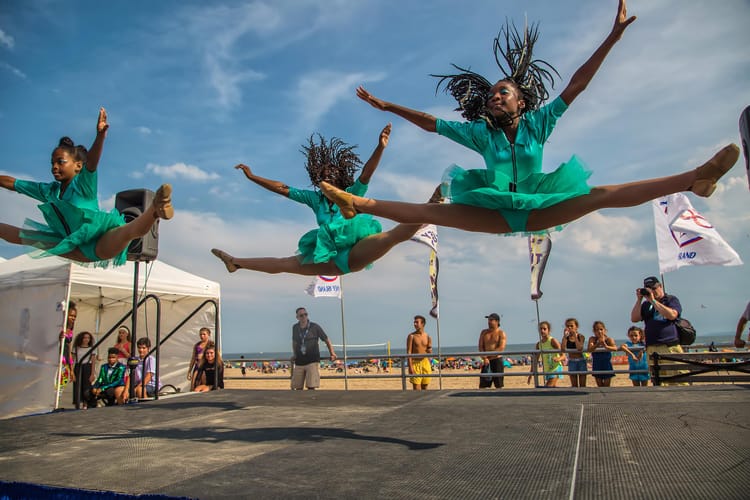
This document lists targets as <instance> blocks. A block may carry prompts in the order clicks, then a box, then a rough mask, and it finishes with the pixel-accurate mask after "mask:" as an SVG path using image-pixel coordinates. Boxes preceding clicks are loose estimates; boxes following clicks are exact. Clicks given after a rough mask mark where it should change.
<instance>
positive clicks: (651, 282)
mask: <svg viewBox="0 0 750 500" xmlns="http://www.w3.org/2000/svg"><path fill="white" fill-rule="evenodd" d="M658 284H659V278H657V277H656V276H649V277H648V278H646V279H644V280H643V286H645V287H647V288H653V287H655V286H656V285H658Z"/></svg>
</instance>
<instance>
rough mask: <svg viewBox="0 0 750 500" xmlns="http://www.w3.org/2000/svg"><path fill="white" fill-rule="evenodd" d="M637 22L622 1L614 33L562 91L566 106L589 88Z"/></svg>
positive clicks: (621, 0)
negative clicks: (618, 42)
mask: <svg viewBox="0 0 750 500" xmlns="http://www.w3.org/2000/svg"><path fill="white" fill-rule="evenodd" d="M633 21H635V16H631V17H628V9H627V6H626V5H625V0H620V4H619V5H618V7H617V16H616V17H615V24H614V26H612V31H611V32H610V33H609V35H607V38H605V39H604V41H603V42H602V44H601V45H599V48H597V49H596V51H594V53H593V54H592V55H591V57H589V58H588V60H587V61H586V62H585V63H583V65H582V66H581V67H580V68H578V70H577V71H576V72H575V73H573V77H572V78H571V79H570V83H568V86H567V87H565V90H563V91H562V93H561V94H560V97H562V100H563V101H565V104H568V105H570V104H571V103H572V102H573V101H574V100H575V98H576V97H578V94H580V93H581V92H583V91H584V90H585V89H586V87H587V86H588V84H589V82H590V81H591V79H592V78H594V75H595V74H596V72H597V71H598V70H599V66H601V65H602V63H603V62H604V59H605V58H606V57H607V54H609V51H610V50H611V49H612V47H614V45H615V43H617V41H618V40H619V39H620V37H621V36H622V33H623V32H624V31H625V28H627V27H628V26H630V23H632V22H633Z"/></svg>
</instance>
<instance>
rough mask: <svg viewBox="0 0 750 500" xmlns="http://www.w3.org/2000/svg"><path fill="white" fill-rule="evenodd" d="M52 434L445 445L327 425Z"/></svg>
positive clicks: (428, 447)
mask: <svg viewBox="0 0 750 500" xmlns="http://www.w3.org/2000/svg"><path fill="white" fill-rule="evenodd" d="M55 435H57V436H64V437H79V438H86V439H89V440H91V441H99V440H126V439H138V438H151V439H175V440H181V441H185V440H187V441H196V442H201V443H221V442H225V441H244V442H249V443H265V442H272V441H297V442H312V443H320V442H323V441H326V440H328V439H351V440H357V441H372V442H376V443H386V444H396V445H399V446H405V447H407V448H408V449H409V450H412V451H419V450H431V449H433V448H438V447H440V446H443V445H444V443H420V442H417V441H409V440H406V439H399V438H393V437H388V436H367V435H363V434H357V433H356V432H354V431H351V430H348V429H336V428H328V427H261V428H255V429H231V428H225V429H222V428H209V427H197V428H192V429H137V430H131V431H126V432H123V433H117V434H102V433H99V434H85V433H76V432H59V433H55Z"/></svg>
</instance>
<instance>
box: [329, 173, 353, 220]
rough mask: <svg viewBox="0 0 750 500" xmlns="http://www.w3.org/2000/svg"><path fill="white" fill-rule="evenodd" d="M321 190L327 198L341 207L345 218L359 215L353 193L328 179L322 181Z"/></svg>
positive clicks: (340, 209)
mask: <svg viewBox="0 0 750 500" xmlns="http://www.w3.org/2000/svg"><path fill="white" fill-rule="evenodd" d="M320 190H321V192H322V193H323V195H324V196H325V197H326V198H328V199H329V200H331V201H332V202H334V203H335V204H336V206H338V207H339V211H340V212H341V215H343V216H344V218H345V219H351V218H353V217H354V216H355V215H357V209H356V208H354V197H353V196H352V194H351V193H347V192H346V191H343V190H341V189H339V188H337V187H336V186H333V185H331V184H329V183H327V182H326V181H322V182H321V183H320Z"/></svg>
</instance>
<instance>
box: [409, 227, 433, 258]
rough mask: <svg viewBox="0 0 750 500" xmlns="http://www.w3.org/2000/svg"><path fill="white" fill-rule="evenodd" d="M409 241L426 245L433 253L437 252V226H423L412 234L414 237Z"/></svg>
mask: <svg viewBox="0 0 750 500" xmlns="http://www.w3.org/2000/svg"><path fill="white" fill-rule="evenodd" d="M411 240H412V241H416V242H417V243H422V244H424V245H427V246H428V247H430V248H432V250H433V251H434V252H437V247H438V233H437V226H435V224H425V225H424V226H422V227H420V228H419V231H417V232H416V233H414V236H412V237H411Z"/></svg>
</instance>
